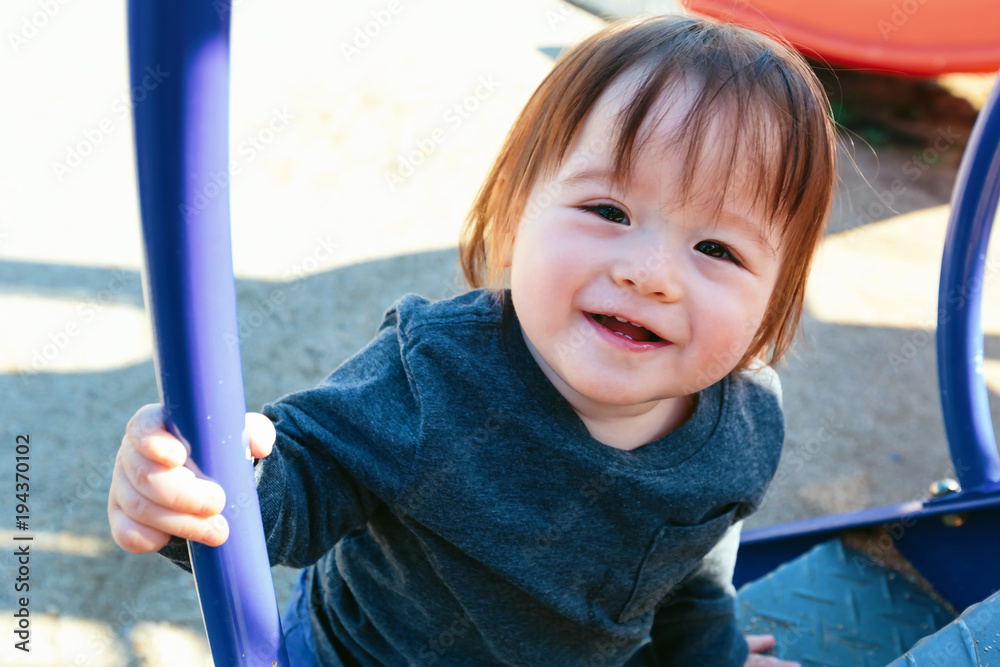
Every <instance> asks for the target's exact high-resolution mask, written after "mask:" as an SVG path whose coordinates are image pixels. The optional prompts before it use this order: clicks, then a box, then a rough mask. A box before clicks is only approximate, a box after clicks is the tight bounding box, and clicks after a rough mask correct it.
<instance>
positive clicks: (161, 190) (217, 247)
mask: <svg viewBox="0 0 1000 667" xmlns="http://www.w3.org/2000/svg"><path fill="white" fill-rule="evenodd" d="M229 17H230V4H229V2H228V0H130V1H129V4H128V21H129V26H128V27H129V58H130V65H131V67H130V78H131V84H132V95H133V97H132V103H133V106H134V111H133V116H134V122H135V143H136V159H137V169H138V181H139V201H140V208H141V212H142V228H143V237H144V241H145V262H146V264H145V269H146V270H145V274H144V286H145V290H146V299H147V303H148V304H149V309H150V313H151V316H152V320H153V328H154V337H155V342H156V355H155V360H156V369H157V378H158V381H159V387H160V397H161V400H162V401H163V404H164V406H165V410H164V415H165V420H166V422H167V426H168V428H170V430H171V431H172V432H173V433H174V434H176V435H177V436H178V437H180V438H182V439H183V440H185V441H186V442H187V443H188V444H189V445H190V446H191V451H192V458H193V459H194V461H195V463H197V464H198V466H199V467H200V468H201V470H202V471H203V472H204V473H205V474H206V475H207V476H209V477H211V478H213V479H215V480H216V481H218V482H219V483H220V484H221V485H222V487H223V488H224V489H225V491H226V498H227V503H226V509H225V510H224V512H223V514H224V516H225V517H226V519H227V520H228V521H229V525H230V535H229V539H228V540H227V542H226V543H225V544H224V545H222V546H221V547H218V548H211V547H205V546H203V545H200V544H195V543H189V550H190V553H191V561H192V565H193V569H194V575H195V582H196V585H197V588H198V597H199V600H200V601H201V609H202V616H203V618H204V621H205V629H206V631H207V633H208V638H209V644H210V646H211V648H212V657H213V659H214V661H215V664H216V665H217V666H220V667H221V666H223V665H227V666H228V665H266V666H269V667H270V666H273V665H281V667H288V658H287V657H286V655H285V649H284V643H283V640H282V635H281V626H280V622H279V618H278V608H277V604H276V602H275V595H274V584H273V582H272V580H271V572H270V568H269V564H268V559H267V551H266V547H265V542H264V531H263V527H262V524H261V518H260V507H259V505H258V501H257V492H256V487H255V484H254V477H253V464H252V463H251V461H250V459H249V449H248V446H247V444H246V442H244V436H243V426H244V414H245V412H246V402H245V398H244V394H243V376H242V371H241V368H240V353H239V335H238V329H237V319H236V290H235V282H234V279H233V263H232V244H231V240H230V230H229V187H228V186H229V172H228V164H229V140H228V123H229V118H228V113H229Z"/></svg>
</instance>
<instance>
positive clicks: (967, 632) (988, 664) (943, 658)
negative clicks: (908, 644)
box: [889, 593, 1000, 667]
mask: <svg viewBox="0 0 1000 667" xmlns="http://www.w3.org/2000/svg"><path fill="white" fill-rule="evenodd" d="M889 667H1000V593H994V594H993V595H991V596H990V597H989V598H987V599H986V600H984V601H983V602H980V603H979V604H974V605H972V606H971V607H969V608H968V609H966V610H965V611H964V612H963V613H962V615H961V616H959V617H958V618H957V619H955V620H954V621H952V622H951V623H949V624H948V625H946V626H945V627H943V628H941V629H940V630H938V631H937V632H936V633H934V634H933V635H931V636H930V637H926V638H924V639H922V640H920V641H919V642H917V644H916V645H915V646H914V647H913V648H912V649H910V651H909V652H907V653H906V655H904V656H903V657H901V658H899V659H898V660H896V661H895V662H893V663H892V664H891V665H889Z"/></svg>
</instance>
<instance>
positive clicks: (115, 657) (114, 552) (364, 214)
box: [0, 0, 1000, 667]
mask: <svg viewBox="0 0 1000 667" xmlns="http://www.w3.org/2000/svg"><path fill="white" fill-rule="evenodd" d="M124 4H125V3H119V2H112V1H111V0H98V1H96V2H93V3H91V5H88V6H87V8H86V9H84V6H83V5H80V6H77V5H75V4H70V3H66V4H60V5H59V8H58V10H57V12H56V14H55V15H53V16H50V17H48V18H47V19H46V20H45V22H44V24H42V25H36V23H38V21H36V19H35V16H36V14H37V12H39V11H40V10H39V6H40V5H38V4H37V3H36V2H35V1H34V0H16V1H13V2H11V3H9V4H8V5H7V6H5V8H4V9H3V10H0V25H2V26H6V27H7V28H8V30H9V32H10V33H11V34H17V35H22V41H23V43H14V42H11V40H8V42H10V44H8V46H9V48H8V49H7V50H6V51H3V52H2V53H0V89H3V90H8V91H17V95H16V99H14V98H12V99H11V100H9V101H8V104H7V105H5V108H4V109H2V110H0V117H2V118H3V120H4V122H2V123H0V145H3V146H5V147H10V149H9V150H5V151H4V153H5V155H4V157H3V158H2V159H0V312H2V313H3V318H4V321H3V326H2V328H0V354H2V357H0V397H2V400H3V406H4V408H3V410H2V411H0V427H2V430H0V433H2V435H0V437H2V438H3V440H2V442H4V443H5V446H4V447H3V449H2V451H3V452H4V454H5V456H8V459H7V462H4V463H3V464H2V467H3V469H4V470H6V471H7V472H6V473H5V474H4V475H2V476H0V480H2V482H0V492H2V493H0V498H2V500H0V510H2V511H3V514H4V516H5V517H7V519H5V521H6V522H7V523H6V524H5V525H6V527H5V528H2V529H0V539H2V540H3V541H4V543H5V546H4V547H3V548H0V553H3V554H5V555H2V556H0V617H2V618H6V619H8V621H7V624H8V625H3V623H2V622H0V631H3V636H6V637H7V639H6V640H5V641H4V642H3V643H2V644H0V664H3V665H32V666H35V667H63V666H65V665H92V666H107V667H110V666H115V667H119V666H128V667H139V666H153V665H167V664H172V665H176V664H185V665H203V664H209V658H208V653H207V648H206V646H207V645H206V642H205V638H204V632H203V629H202V623H201V619H200V613H199V609H198V604H197V600H196V595H195V590H194V585H193V581H192V579H191V577H190V576H189V575H187V574H186V573H183V572H181V571H179V570H177V569H176V568H173V567H172V566H171V565H169V564H167V563H166V562H165V561H163V560H162V559H161V558H159V557H157V556H152V555H151V556H134V555H130V554H126V553H124V552H123V551H121V550H120V549H118V548H117V547H116V546H115V545H114V544H113V542H112V541H111V539H110V536H109V531H108V526H107V518H106V500H107V490H108V485H109V482H110V471H111V468H112V464H113V460H114V456H115V452H116V450H117V448H118V443H119V441H120V438H121V434H122V430H123V427H124V424H125V423H126V421H127V419H128V417H129V416H130V415H131V414H132V413H133V412H134V411H135V409H136V408H138V407H139V406H140V405H142V404H144V403H147V402H153V401H156V400H157V392H156V384H155V378H154V371H153V366H152V361H151V352H152V343H151V340H150V336H149V327H148V324H147V321H146V315H145V313H144V311H143V302H142V288H141V278H140V251H139V248H140V242H139V236H138V217H137V204H136V195H135V182H134V173H133V164H132V154H131V136H130V128H129V125H128V118H127V109H126V110H125V111H126V113H122V107H121V104H122V102H121V101H122V99H127V98H123V97H122V96H123V95H124V94H127V92H126V91H127V83H126V81H127V79H126V69H125V68H126V63H127V60H126V54H125V16H124V11H125V6H124ZM384 4H385V3H381V2H377V1H374V0H366V1H365V2H359V3H350V6H349V7H344V6H340V5H338V6H337V7H333V6H331V3H315V2H310V1H309V0H294V1H292V0H290V1H289V2H288V3H284V4H282V5H281V6H280V7H278V6H277V5H273V3H262V2H257V1H255V0H243V1H242V2H237V3H236V7H235V10H236V12H237V14H236V15H235V18H234V36H233V62H234V72H233V97H232V108H233V120H232V126H233V128H232V132H231V138H232V145H233V151H234V155H236V156H237V159H238V161H239V165H240V167H241V170H242V171H241V173H240V174H239V176H234V178H233V192H232V198H233V202H232V207H233V221H234V224H233V230H234V231H233V233H234V255H235V271H236V278H237V291H238V301H239V303H238V305H239V310H240V318H241V322H242V323H243V324H244V325H245V326H246V327H247V335H246V336H245V337H244V339H243V341H242V354H243V365H244V375H245V382H246V394H247V404H248V406H249V407H250V408H251V409H258V408H259V407H260V406H261V405H262V404H263V403H265V402H267V401H269V400H272V399H274V398H275V397H277V396H280V395H282V394H284V393H286V392H290V391H294V390H296V389H300V388H304V387H308V386H311V385H313V384H315V383H316V382H317V381H318V380H320V379H321V378H322V377H324V376H325V375H326V374H327V373H329V371H330V370H332V369H333V368H334V367H336V365H337V364H338V363H339V362H341V361H342V360H343V359H345V358H346V357H347V356H349V355H350V354H352V353H353V352H354V351H355V350H357V349H358V348H360V347H361V346H362V345H363V344H364V343H365V342H367V340H368V339H369V337H370V336H371V334H372V333H373V331H374V328H375V326H376V325H377V323H378V322H379V320H380V317H381V314H382V312H383V310H384V309H385V307H386V306H388V305H389V304H390V303H392V302H393V301H395V300H396V299H397V298H398V297H399V296H401V295H402V294H404V293H407V292H416V293H420V294H423V295H425V296H429V297H445V296H449V295H451V294H453V293H455V291H456V290H457V289H459V288H458V287H457V286H456V282H455V278H456V268H457V264H456V255H455V250H454V243H455V239H456V238H457V230H458V227H459V225H460V223H461V220H462V218H463V217H464V214H465V211H466V210H467V207H468V205H469V202H470V201H471V199H472V197H473V195H474V193H475V191H476V188H477V187H478V183H479V180H480V179H481V177H482V175H483V174H484V172H485V170H486V168H487V166H488V164H489V162H490V160H491V159H492V157H493V154H494V151H495V150H496V147H497V146H499V143H500V141H501V140H502V138H503V135H504V133H505V132H506V130H507V128H508V127H509V125H510V123H511V122H512V120H513V118H514V116H515V114H516V113H517V111H518V110H519V109H520V107H521V106H522V105H523V103H524V101H525V100H526V99H527V96H528V95H529V94H530V93H531V91H532V90H533V89H534V87H535V86H536V85H537V83H538V82H539V81H540V80H541V78H542V77H543V76H544V75H545V73H546V72H547V71H548V69H549V68H550V67H551V63H552V56H553V54H555V53H557V52H558V51H559V49H560V48H562V47H564V46H566V45H569V44H572V43H575V42H576V41H578V40H579V39H580V38H581V37H583V36H585V35H586V34H588V33H590V32H592V31H593V30H595V29H596V28H597V27H598V26H599V25H600V21H599V20H598V19H597V18H595V17H594V16H592V15H590V14H587V13H586V12H583V11H581V10H579V9H577V8H575V7H572V6H570V5H567V4H564V3H561V2H557V1H556V0H540V1H533V0H509V1H508V2H504V3H499V2H483V3H462V2H459V1H458V0H425V1H424V2H421V3H419V4H413V5H412V6H411V4H410V3H409V2H406V1H404V0H400V2H399V3H397V4H394V5H393V6H394V7H399V8H400V9H399V11H398V12H396V13H394V14H392V17H393V18H392V20H391V22H390V23H388V24H387V25H384V26H382V27H381V28H379V30H378V33H377V34H375V35H374V36H370V37H369V39H368V41H367V42H364V40H359V38H358V33H357V30H358V29H360V30H362V31H363V30H364V26H366V25H367V23H368V22H369V21H371V20H372V16H373V14H372V12H376V11H379V10H381V9H383V8H384V7H383V5H384ZM25 21H27V24H26V23H25ZM25 25H29V26H30V27H33V28H34V31H33V32H32V31H31V30H28V29H27V28H25ZM27 33H31V34H30V36H28V37H23V35H25V34H27ZM345 45H346V46H347V48H345ZM15 47H16V48H15ZM351 47H353V49H354V51H352V50H351ZM827 80H828V81H829V86H830V90H831V93H832V94H833V93H836V94H835V95H834V97H835V99H834V106H835V109H836V112H837V114H838V119H839V121H840V122H841V123H842V124H843V125H844V126H845V132H844V135H843V136H844V149H843V156H844V159H843V161H842V164H841V169H840V185H839V190H838V195H837V201H836V210H835V214H834V217H833V219H832V221H831V225H830V229H829V234H828V235H827V238H826V239H825V241H824V244H823V248H822V249H821V254H820V256H819V258H818V261H817V264H816V268H815V272H814V274H813V277H812V280H811V286H810V289H809V293H808V297H807V304H806V308H807V309H806V315H805V322H804V330H803V335H802V338H801V344H800V345H799V347H798V352H797V355H796V356H794V357H793V358H791V359H790V360H789V361H788V363H787V365H785V366H783V367H782V368H781V369H780V375H781V379H782V384H783V389H784V405H785V411H786V417H787V440H786V450H785V454H784V457H783V460H782V467H781V469H780V470H779V473H778V476H777V478H776V480H775V483H774V484H773V486H772V489H771V490H770V491H769V494H768V497H767V499H766V501H765V504H764V506H763V507H762V509H761V511H760V512H759V513H758V514H757V515H755V516H754V517H753V518H752V520H751V521H750V522H749V525H750V527H754V526H763V525H769V524H773V523H777V522H783V521H790V520H795V519H802V518H807V517H813V516H819V515H823V514H828V513H834V512H847V511H853V510H858V509H862V508H865V507H873V506H878V505H884V504H889V503H896V502H902V501H906V500H911V499H914V498H920V497H923V496H924V495H926V489H927V485H928V484H929V483H930V482H933V481H935V480H938V479H941V478H943V477H946V476H951V475H953V470H952V465H951V460H950V457H949V454H948V450H947V446H946V444H945V437H944V430H943V425H942V417H941V409H940V403H939V399H938V392H937V383H936V370H935V354H934V322H935V320H934V313H935V301H936V293H937V275H938V267H939V263H940V259H941V248H942V240H943V237H944V232H945V227H946V224H947V214H948V210H947V204H948V201H949V197H950V193H951V187H952V184H953V182H954V179H955V174H956V170H957V168H958V164H959V161H960V158H961V155H962V152H963V149H964V146H965V142H966V141H967V138H968V135H969V132H970V129H971V122H972V120H973V118H974V114H975V109H976V108H977V107H978V106H980V105H981V104H982V103H983V100H984V99H985V92H986V91H987V90H988V89H989V88H990V86H991V85H992V82H993V78H992V77H987V76H963V77H948V78H945V79H942V80H939V81H936V82H925V81H913V80H901V79H893V78H886V77H878V76H874V75H861V74H859V73H853V72H837V73H836V75H835V80H834V79H831V78H829V75H828V76H827ZM109 127H110V129H107V128H109ZM265 128H271V132H270V134H267V133H265V132H264V129H265ZM275 128H280V129H275ZM438 129H440V130H442V131H443V137H444V138H443V139H441V140H437V139H434V137H440V136H442V135H441V134H440V133H435V131H436V130H438ZM98 138H99V140H98ZM265 139H266V141H265ZM254 140H256V142H257V143H256V144H255V143H254ZM255 146H256V147H255ZM428 146H429V148H428ZM84 150H86V155H80V156H78V157H79V160H78V161H77V163H76V164H75V166H72V167H71V168H69V170H68V171H66V170H60V169H59V166H58V165H68V164H69V162H70V160H71V157H72V156H71V154H72V153H73V152H76V153H78V154H79V153H83V151H84ZM994 245H995V244H994ZM995 260H996V253H995V252H993V253H991V256H990V262H989V266H990V267H992V268H995V267H996V266H998V264H997V263H996V261H995ZM992 268H991V269H990V271H989V272H988V275H987V277H986V278H987V279H986V288H985V289H986V296H985V299H984V308H983V324H984V329H985V332H986V362H985V373H986V377H987V382H988V383H989V386H990V391H991V400H993V401H994V403H993V405H994V420H995V419H996V416H997V415H998V412H997V404H996V402H995V398H996V396H995V394H996V392H998V391H1000V338H998V337H1000V307H998V306H1000V291H998V280H997V277H996V276H995V275H994V273H995V271H993V270H992ZM275 292H278V293H280V294H281V296H282V305H281V307H280V308H269V307H268V306H267V302H268V300H269V299H270V298H273V295H274V294H275ZM18 435H28V436H30V441H31V461H30V465H31V492H30V493H31V523H30V525H31V527H30V531H29V532H30V534H32V535H33V536H34V538H35V539H34V541H33V543H32V549H33V551H32V554H33V555H32V560H31V571H30V577H31V581H30V583H31V602H30V611H31V630H32V635H31V649H32V651H31V653H30V654H24V653H22V652H20V651H16V650H15V649H14V648H13V647H12V644H13V642H12V640H11V628H12V626H13V622H12V621H11V619H12V614H13V613H14V611H15V610H16V609H17V608H18V607H17V606H16V604H15V602H16V597H17V596H16V595H15V590H14V585H15V583H16V576H17V569H16V563H15V562H14V560H13V556H12V554H13V547H11V546H10V545H13V544H15V543H14V541H13V538H14V537H15V536H18V535H21V534H23V533H21V532H19V531H17V530H15V527H14V525H13V521H14V519H13V516H14V515H15V505H16V499H15V498H14V490H15V486H14V483H15V480H14V474H13V470H14V458H13V457H14V455H15V451H14V447H15V444H16V437H17V436H18ZM295 575H296V573H295V572H293V571H291V570H288V569H285V568H276V569H275V570H274V578H275V586H276V589H277V594H278V601H279V603H280V604H281V605H282V606H283V605H284V602H285V600H287V598H288V595H289V593H290V590H291V589H290V587H291V584H292V581H293V579H294V577H295Z"/></svg>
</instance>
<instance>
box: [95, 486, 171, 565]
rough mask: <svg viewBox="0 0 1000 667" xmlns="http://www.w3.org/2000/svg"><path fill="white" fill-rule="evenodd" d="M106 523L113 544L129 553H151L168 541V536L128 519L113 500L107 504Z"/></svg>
mask: <svg viewBox="0 0 1000 667" xmlns="http://www.w3.org/2000/svg"><path fill="white" fill-rule="evenodd" d="M108 523H110V524H111V537H112V538H114V541H115V544H117V545H118V546H120V547H121V548H122V549H124V550H125V551H128V552H130V553H134V554H148V553H153V552H156V551H159V550H160V549H162V548H163V547H164V546H166V544H167V542H169V541H170V535H168V534H166V533H164V532H162V531H159V530H156V529H155V528H150V527H149V526H143V525H142V524H139V523H136V522H135V521H133V520H132V519H130V518H128V517H127V516H126V515H125V512H124V511H123V510H122V508H121V506H120V505H118V503H117V501H115V500H114V499H112V500H111V502H109V503H108Z"/></svg>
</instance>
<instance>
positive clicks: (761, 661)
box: [743, 635, 802, 667]
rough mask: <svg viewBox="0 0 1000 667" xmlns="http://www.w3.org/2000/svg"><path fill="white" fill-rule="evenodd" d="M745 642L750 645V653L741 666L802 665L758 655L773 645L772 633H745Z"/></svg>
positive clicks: (783, 666) (799, 666) (774, 666)
mask: <svg viewBox="0 0 1000 667" xmlns="http://www.w3.org/2000/svg"><path fill="white" fill-rule="evenodd" d="M747 644H748V645H749V646H750V655H749V656H747V661H746V662H745V663H743V667H802V665H800V664H799V663H797V662H790V661H788V660H782V659H781V658H772V657H770V656H766V655H759V654H760V653H762V652H764V651H767V650H769V649H771V648H773V647H774V635H747Z"/></svg>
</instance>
